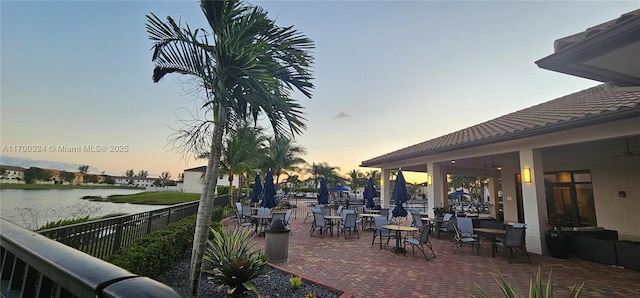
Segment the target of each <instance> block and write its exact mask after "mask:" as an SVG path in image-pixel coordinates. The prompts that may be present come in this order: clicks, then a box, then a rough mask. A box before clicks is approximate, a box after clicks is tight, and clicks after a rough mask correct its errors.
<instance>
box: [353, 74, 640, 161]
mask: <svg viewBox="0 0 640 298" xmlns="http://www.w3.org/2000/svg"><path fill="white" fill-rule="evenodd" d="M631 116H635V117H640V87H611V86H607V85H604V84H603V85H599V86H596V87H593V88H589V89H586V90H582V91H579V92H576V93H573V94H569V95H566V96H563V97H560V98H557V99H554V100H551V101H548V102H545V103H541V104H538V105H535V106H532V107H529V108H526V109H523V110H520V111H516V112H513V113H510V114H507V115H504V116H501V117H498V118H495V119H492V120H489V121H486V122H483V123H480V124H477V125H474V126H471V127H468V128H465V129H462V130H459V131H456V132H453V133H450V134H447V135H444V136H441V137H437V138H435V139H431V140H428V141H425V142H422V143H418V144H415V145H412V146H409V147H406V148H403V149H400V150H396V151H393V152H391V153H387V154H384V155H381V156H378V157H375V158H372V159H369V160H366V161H363V162H362V166H365V167H366V166H375V165H380V164H383V163H387V162H394V161H398V160H403V159H406V158H413V157H418V156H426V155H430V154H436V153H441V152H448V151H453V150H458V149H463V148H468V147H472V146H478V145H485V144H491V143H498V142H501V141H505V140H511V139H517V138H522V137H528V136H534V135H541V134H545V133H549V132H556V131H561V130H564V129H568V128H574V127H580V126H587V125H593V124H597V123H601V122H605V121H610V120H611V119H622V118H625V117H631Z"/></svg>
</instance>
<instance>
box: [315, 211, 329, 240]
mask: <svg viewBox="0 0 640 298" xmlns="http://www.w3.org/2000/svg"><path fill="white" fill-rule="evenodd" d="M313 222H314V225H313V227H312V228H311V237H313V232H314V231H315V230H316V229H319V230H318V233H320V234H321V235H322V237H323V238H324V234H325V233H326V232H327V231H331V233H333V226H332V225H330V224H328V223H327V221H326V220H324V214H323V213H322V212H318V211H314V212H313ZM323 231H324V233H323Z"/></svg>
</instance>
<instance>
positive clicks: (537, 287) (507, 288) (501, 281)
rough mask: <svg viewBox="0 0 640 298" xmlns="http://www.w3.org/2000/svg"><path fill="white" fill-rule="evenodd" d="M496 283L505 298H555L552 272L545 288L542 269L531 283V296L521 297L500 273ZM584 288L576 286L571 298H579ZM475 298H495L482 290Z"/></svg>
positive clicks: (570, 295)
mask: <svg viewBox="0 0 640 298" xmlns="http://www.w3.org/2000/svg"><path fill="white" fill-rule="evenodd" d="M493 278H494V279H495V280H496V282H498V286H499V287H500V291H501V292H502V295H503V297H505V298H519V297H529V298H553V297H554V290H553V276H552V272H549V279H548V280H547V284H546V286H543V284H542V279H541V278H540V267H538V273H537V274H536V278H535V280H533V279H532V280H531V281H530V282H529V293H528V294H529V295H528V296H520V294H518V291H517V290H516V289H515V288H514V287H513V286H512V285H511V284H510V283H509V282H508V281H507V280H506V279H505V277H504V276H503V275H502V274H501V273H500V272H498V277H496V276H494V277H493ZM583 287H584V283H582V284H580V285H575V286H574V287H573V288H572V289H571V292H570V293H569V298H578V297H580V295H581V292H582V288H583ZM471 297H473V298H492V297H493V296H492V295H491V294H490V293H489V292H487V291H486V290H485V289H482V288H480V291H479V292H478V293H475V294H472V295H471Z"/></svg>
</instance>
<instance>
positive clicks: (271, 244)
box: [264, 218, 289, 263]
mask: <svg viewBox="0 0 640 298" xmlns="http://www.w3.org/2000/svg"><path fill="white" fill-rule="evenodd" d="M264 232H265V235H264V236H265V244H264V252H265V254H267V257H269V262H271V263H284V262H286V261H287V259H288V258H289V229H287V228H286V227H285V226H284V222H283V221H282V219H279V218H278V219H275V220H273V222H272V223H271V226H270V227H269V229H267V230H265V231H264Z"/></svg>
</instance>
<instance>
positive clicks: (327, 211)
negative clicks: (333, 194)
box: [320, 206, 331, 216]
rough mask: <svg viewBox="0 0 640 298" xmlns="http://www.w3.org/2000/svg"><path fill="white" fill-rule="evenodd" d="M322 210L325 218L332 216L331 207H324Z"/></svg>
mask: <svg viewBox="0 0 640 298" xmlns="http://www.w3.org/2000/svg"><path fill="white" fill-rule="evenodd" d="M320 210H322V214H323V215H324V216H329V215H331V206H322V207H320Z"/></svg>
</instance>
